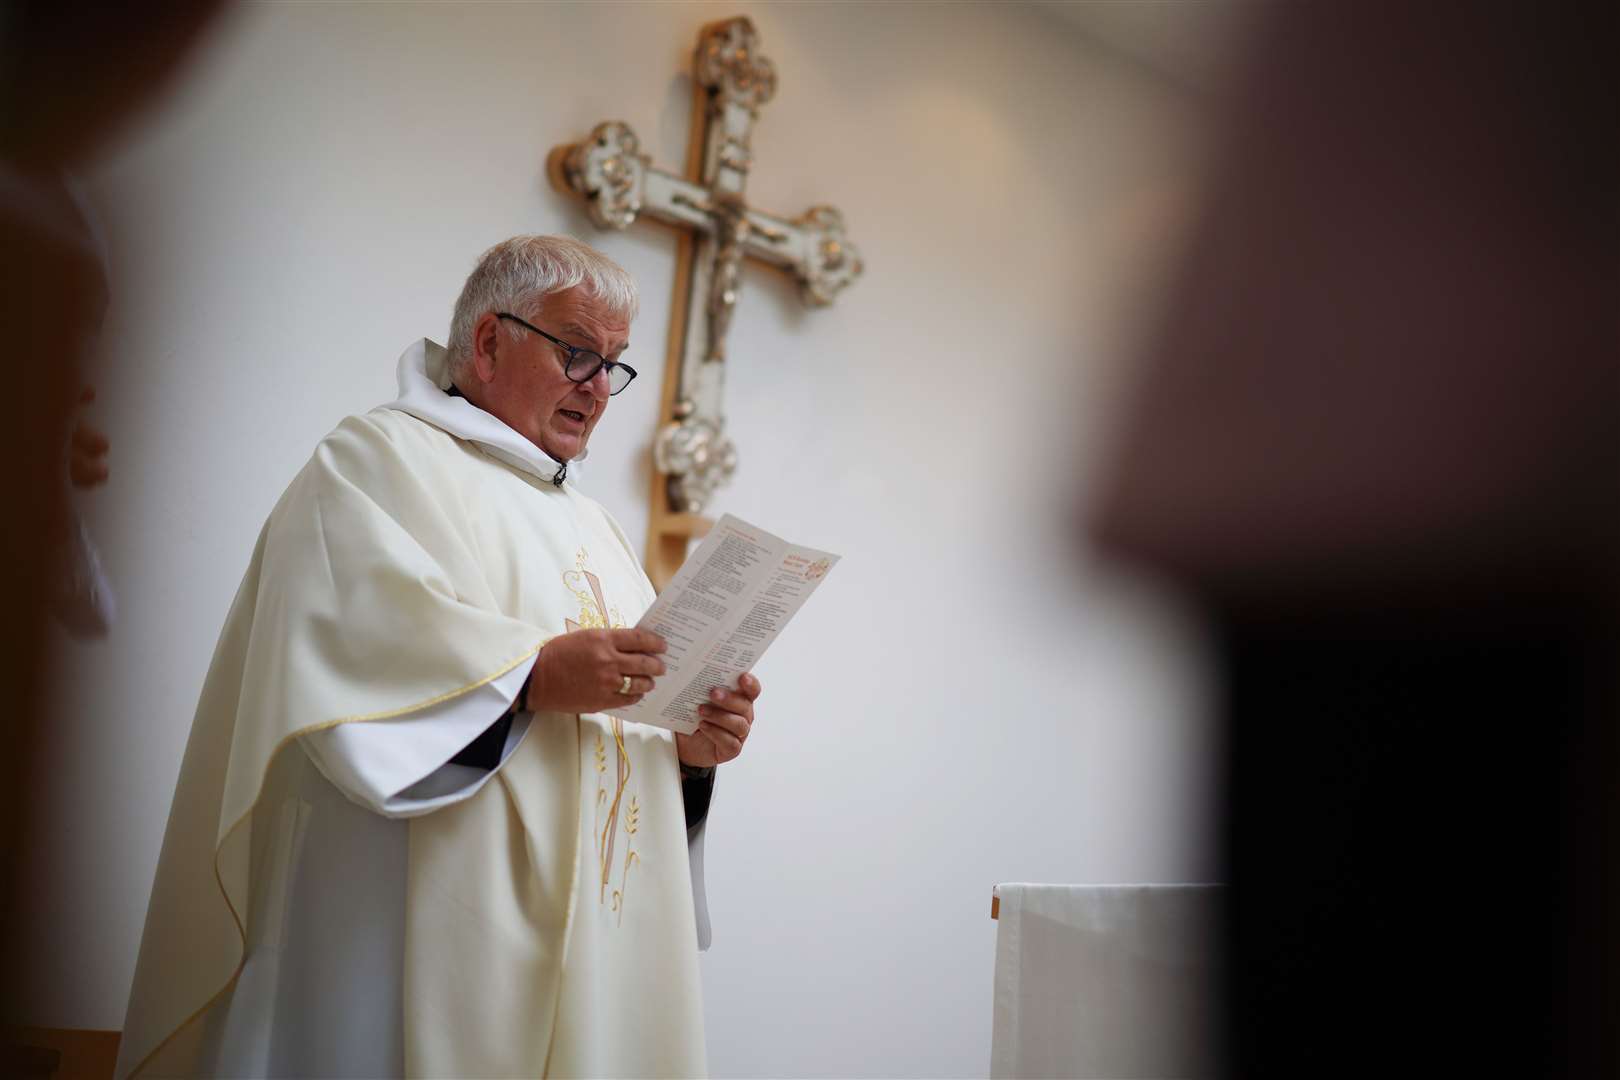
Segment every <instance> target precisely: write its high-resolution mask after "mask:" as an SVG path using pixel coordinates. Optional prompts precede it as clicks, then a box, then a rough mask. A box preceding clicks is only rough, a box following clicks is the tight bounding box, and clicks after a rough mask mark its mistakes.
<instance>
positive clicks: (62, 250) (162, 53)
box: [0, 0, 219, 1020]
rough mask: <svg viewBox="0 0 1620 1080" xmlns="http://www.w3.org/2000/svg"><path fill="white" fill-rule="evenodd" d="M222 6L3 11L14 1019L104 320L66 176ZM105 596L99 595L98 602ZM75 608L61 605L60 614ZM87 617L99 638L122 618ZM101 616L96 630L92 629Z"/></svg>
mask: <svg viewBox="0 0 1620 1080" xmlns="http://www.w3.org/2000/svg"><path fill="white" fill-rule="evenodd" d="M218 6H219V5H218V0H156V2H154V3H148V4H140V5H117V4H113V5H108V4H91V3H86V2H82V0H6V2H5V3H4V4H3V6H0V326H3V327H4V328H5V332H6V342H7V346H8V347H9V348H10V349H11V350H12V352H13V354H14V355H16V356H18V357H25V358H26V362H22V363H19V364H18V377H19V379H20V380H21V386H20V394H19V395H18V396H19V399H20V413H21V421H22V423H21V427H20V429H19V434H20V436H21V441H22V445H21V456H20V458H19V459H18V461H17V462H16V465H15V467H13V468H10V469H7V470H6V472H5V477H6V480H5V484H6V490H5V494H6V496H7V504H8V505H9V506H10V507H12V514H11V524H10V526H9V528H8V529H7V530H6V541H7V546H6V559H5V560H4V561H5V567H6V574H7V575H8V577H9V581H8V586H9V587H8V590H7V596H8V597H9V598H10V599H9V602H8V603H7V604H6V605H5V614H4V619H3V625H4V635H5V641H4V648H3V649H0V653H3V655H4V657H5V659H4V667H3V669H0V671H3V675H4V679H5V683H6V685H7V686H8V687H10V688H11V694H12V698H11V707H10V708H8V709H7V712H6V719H5V720H4V721H3V722H0V762H3V765H0V852H3V854H0V931H3V932H4V937H3V938H0V975H3V977H4V980H5V983H4V989H5V997H4V1001H3V1004H0V1017H3V1018H4V1019H6V1020H9V1019H11V1018H12V1017H13V1016H14V1015H15V1011H16V1001H17V999H16V997H15V995H16V994H17V992H18V989H19V982H20V981H21V980H19V978H18V973H16V972H15V971H13V969H12V963H11V961H12V954H13V948H12V946H13V942H14V936H15V935H16V934H19V933H26V932H27V928H26V927H22V926H20V925H19V924H18V921H17V920H16V919H15V918H13V917H12V910H13V907H14V886H15V876H14V875H15V874H16V871H17V867H18V865H19V863H20V862H21V860H22V858H23V853H24V852H25V851H26V850H27V847H28V841H29V840H30V839H31V836H30V835H29V832H28V827H29V824H30V823H29V822H28V821H27V820H26V817H25V810H26V808H27V807H28V806H30V805H31V804H32V802H33V801H34V800H33V799H32V798H31V794H32V793H33V792H34V791H35V790H36V789H35V788H34V786H33V785H34V784H35V783H37V782H39V781H35V780H34V771H33V769H32V762H33V753H34V746H35V743H36V741H37V732H38V725H39V724H40V722H41V715H42V713H43V711H44V710H43V709H42V703H41V701H40V689H41V686H42V682H43V679H42V676H43V673H44V670H45V660H46V655H45V642H46V641H47V640H48V636H47V634H46V632H45V631H46V627H45V621H46V618H47V613H48V611H49V610H50V609H51V605H52V603H53V601H54V600H56V599H57V597H56V596H55V595H54V594H56V592H57V591H58V590H59V588H60V586H61V582H62V573H61V570H60V568H61V567H62V566H63V565H64V563H65V564H67V565H72V564H73V563H74V562H75V560H76V558H77V555H78V551H76V550H75V547H74V545H75V544H76V540H75V537H74V534H73V527H72V514H71V512H70V511H69V509H68V505H67V488H66V486H65V485H64V484H63V483H62V470H63V464H64V462H63V450H64V447H65V446H67V445H68V440H69V429H70V427H71V425H72V422H73V419H72V414H73V409H74V406H75V404H76V402H77V398H78V393H79V388H80V386H81V384H82V382H83V380H84V369H85V366H86V361H87V359H88V349H89V343H90V341H91V340H92V335H93V334H94V332H95V330H96V329H97V327H98V326H99V323H100V317H101V313H102V312H103V311H104V310H105V308H106V296H107V290H106V279H105V274H104V270H103V267H102V264H101V260H100V258H99V257H98V253H97V251H96V249H95V244H94V242H93V240H92V236H91V230H90V228H89V226H88V223H87V222H86V221H85V219H84V216H83V214H82V213H81V211H80V207H79V206H78V205H77V204H76V203H75V201H74V200H73V198H72V197H71V196H70V195H69V193H68V188H67V185H66V183H65V182H64V172H65V170H68V169H75V168H83V167H85V166H87V165H88V164H90V163H91V162H93V160H94V158H95V156H96V154H97V152H98V151H100V150H101V149H102V148H103V147H104V146H106V145H107V143H108V142H109V141H110V139H111V138H112V137H113V136H115V135H116V134H118V133H119V132H120V131H121V130H122V128H123V127H124V126H125V125H126V123H127V122H128V121H129V120H130V119H131V118H132V117H133V116H135V115H136V114H137V113H138V112H139V111H140V110H141V109H142V108H143V107H144V106H146V105H148V104H149V103H150V102H151V101H152V100H153V99H154V98H155V97H156V95H157V94H158V93H159V92H160V91H161V90H162V89H163V88H164V87H165V86H167V85H168V82H169V79H170V77H171V75H172V74H173V72H174V71H175V70H176V69H177V68H178V67H179V66H180V63H181V61H182V60H183V59H184V58H185V56H186V55H187V54H188V53H189V52H190V51H191V49H192V48H193V46H194V45H195V43H196V42H197V40H198V38H199V37H200V35H201V33H202V31H203V29H204V27H205V25H206V24H207V23H208V22H209V20H210V18H211V16H212V15H213V13H214V11H215V9H216V8H217V7H218ZM103 600H105V597H93V598H92V605H93V606H94V604H96V603H100V602H101V601H103ZM58 610H59V611H61V610H62V609H61V608H58ZM76 614H78V613H75V615H74V616H69V617H70V618H73V621H74V622H75V623H76V624H77V625H79V626H80V627H82V628H85V629H88V630H90V631H93V630H94V624H95V621H96V620H98V619H100V618H102V617H103V616H108V617H110V609H106V610H99V609H97V610H92V611H91V612H89V614H88V616H87V619H78V618H76ZM87 620H88V621H87Z"/></svg>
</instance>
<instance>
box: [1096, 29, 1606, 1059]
mask: <svg viewBox="0 0 1620 1080" xmlns="http://www.w3.org/2000/svg"><path fill="white" fill-rule="evenodd" d="M1261 26H1262V32H1261V33H1260V34H1259V36H1258V38H1257V45H1256V48H1255V53H1254V57H1253V66H1252V68H1251V69H1250V70H1249V72H1248V77H1247V78H1246V79H1245V80H1244V81H1243V83H1242V84H1241V86H1240V92H1239V94H1238V95H1237V98H1236V100H1235V104H1236V106H1237V111H1236V116H1235V123H1234V125H1233V128H1232V130H1231V131H1230V132H1229V133H1228V134H1229V138H1228V139H1227V141H1226V142H1225V143H1224V144H1223V145H1224V150H1223V153H1222V154H1221V156H1220V158H1219V160H1218V161H1217V163H1216V164H1217V169H1216V173H1215V176H1214V183H1213V186H1212V189H1211V190H1210V192H1209V196H1208V204H1207V207H1206V212H1205V214H1204V215H1203V219H1202V226H1201V228H1200V229H1199V230H1198V231H1197V233H1196V234H1195V236H1194V238H1193V245H1192V250H1191V252H1190V258H1189V259H1188V261H1187V263H1186V265H1185V274H1184V276H1183V279H1182V280H1181V282H1180V285H1179V287H1178V289H1177V291H1176V293H1175V295H1174V302H1173V304H1172V306H1171V309H1170V311H1169V319H1168V321H1167V323H1166V324H1165V329H1164V332H1163V334H1162V336H1161V337H1160V338H1159V340H1158V341H1157V342H1156V343H1155V348H1154V350H1153V355H1152V356H1151V357H1150V359H1151V360H1152V361H1153V363H1152V365H1151V367H1150V369H1149V370H1148V371H1147V373H1146V379H1145V382H1144V384H1143V386H1142V387H1141V393H1140V397H1139V399H1138V400H1137V401H1136V403H1135V406H1134V411H1133V412H1132V414H1131V416H1130V419H1129V421H1128V423H1127V424H1126V425H1125V430H1124V437H1123V439H1122V441H1121V444H1120V446H1119V449H1118V455H1117V459H1116V460H1115V462H1114V463H1113V467H1112V469H1111V471H1110V473H1109V475H1108V480H1107V484H1106V485H1105V490H1104V495H1103V497H1102V499H1101V501H1100V504H1099V505H1098V506H1097V507H1096V508H1095V511H1094V527H1095V532H1096V536H1097V539H1098V540H1099V542H1100V543H1101V544H1102V545H1103V546H1104V547H1105V548H1107V549H1109V550H1111V551H1112V552H1114V553H1116V554H1119V555H1123V556H1125V557H1128V558H1130V559H1133V560H1136V561H1138V562H1141V563H1144V564H1147V565H1148V566H1150V567H1152V568H1154V569H1156V570H1157V571H1159V572H1161V573H1163V574H1166V575H1168V576H1169V577H1171V578H1172V579H1174V580H1175V581H1177V582H1179V583H1180V584H1181V585H1182V586H1184V587H1185V588H1186V589H1187V590H1189V591H1190V593H1191V594H1192V595H1193V597H1194V598H1195V599H1196V600H1197V601H1198V602H1199V603H1200V604H1201V605H1202V607H1203V608H1204V610H1205V611H1206V612H1207V614H1208V615H1209V617H1210V619H1211V622H1212V627H1213V629H1214V631H1215V635H1216V641H1217V643H1218V647H1219V657H1218V658H1219V661H1220V663H1221V666H1222V669H1223V676H1224V686H1223V695H1224V700H1223V710H1224V713H1225V720H1226V730H1225V753H1226V757H1225V762H1224V784H1225V815H1226V816H1225V822H1224V825H1225V856H1226V867H1227V875H1228V881H1229V883H1230V886H1231V889H1230V910H1229V912H1228V915H1227V919H1226V930H1227V933H1226V936H1225V945H1226V947H1227V949H1228V956H1227V960H1228V964H1229V979H1228V984H1227V988H1228V993H1227V995H1226V1001H1225V1005H1226V1008H1227V1009H1228V1024H1227V1031H1228V1035H1229V1046H1228V1051H1229V1056H1228V1062H1227V1064H1228V1070H1227V1071H1228V1074H1229V1075H1231V1076H1233V1077H1269V1076H1306V1075H1308V1076H1324V1075H1354V1076H1377V1075H1413V1076H1417V1075H1452V1076H1487V1075H1491V1076H1526V1077H1527V1076H1538V1077H1541V1076H1583V1077H1585V1076H1615V1075H1620V1054H1617V1039H1620V1035H1617V1033H1620V1027H1617V1026H1616V1025H1615V1024H1614V1022H1613V1011H1614V1008H1615V1002H1616V1001H1617V1000H1620V997H1617V993H1616V991H1617V989H1620V979H1617V961H1620V954H1617V951H1616V948H1617V937H1616V930H1617V921H1620V889H1617V888H1616V862H1617V858H1620V829H1617V828H1616V817H1617V810H1620V794H1617V793H1620V786H1617V780H1620V737H1617V734H1616V731H1617V724H1620V716H1617V713H1616V705H1617V699H1620V695H1617V693H1616V689H1617V684H1616V669H1617V663H1616V658H1617V655H1620V653H1617V651H1616V646H1617V639H1616V633H1615V630H1616V615H1617V611H1620V606H1617V596H1620V593H1617V575H1616V565H1617V564H1616V559H1617V557H1620V530H1617V528H1616V509H1617V502H1616V495H1617V491H1616V485H1617V482H1620V454H1617V443H1616V433H1617V431H1620V424H1617V418H1616V406H1617V403H1620V368H1617V361H1620V352H1617V348H1616V345H1617V342H1616V332H1617V329H1620V320H1617V318H1616V315H1615V311H1616V307H1615V304H1616V299H1617V296H1620V292H1617V286H1620V218H1617V196H1620V168H1617V161H1620V153H1617V146H1616V142H1615V140H1614V131H1613V116H1614V103H1615V102H1616V101H1620V85H1617V73H1620V55H1617V51H1616V40H1617V39H1616V11H1615V8H1614V6H1613V5H1603V6H1601V7H1599V6H1594V7H1593V8H1592V9H1590V10H1587V9H1582V10H1581V11H1579V12H1575V11H1570V12H1566V13H1564V15H1562V16H1560V17H1559V18H1556V19H1539V18H1529V17H1527V16H1526V13H1525V11H1524V9H1522V8H1516V7H1513V6H1511V5H1505V4H1502V5H1496V4H1487V5H1460V4H1459V5H1452V4H1412V5H1392V4H1364V3H1357V2H1351V0H1343V2H1320V3H1309V4H1287V3H1285V4H1280V5H1277V6H1275V7H1274V8H1273V9H1272V10H1271V11H1270V12H1269V15H1268V16H1267V18H1266V19H1265V20H1264V21H1263V22H1262V24H1261Z"/></svg>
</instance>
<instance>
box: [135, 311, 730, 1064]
mask: <svg viewBox="0 0 1620 1080" xmlns="http://www.w3.org/2000/svg"><path fill="white" fill-rule="evenodd" d="M444 361H445V357H444V351H443V350H442V349H441V348H439V347H438V346H436V345H434V344H433V343H431V342H427V341H423V342H419V343H417V344H416V345H414V346H413V347H412V348H411V349H409V350H407V351H406V353H405V354H404V356H402V357H401V358H400V365H399V379H400V390H401V395H400V398H399V399H398V400H397V401H395V402H393V403H392V404H391V405H389V406H385V407H383V408H379V409H376V410H373V411H372V412H370V413H368V414H366V415H364V416H359V417H350V418H349V419H347V420H345V421H344V422H343V423H342V424H340V425H339V426H338V428H337V429H336V430H335V431H334V432H332V434H330V435H329V436H327V438H326V439H325V440H323V441H322V442H321V444H320V445H319V446H318V447H317V449H316V451H315V454H314V456H313V458H312V459H311V460H310V462H309V463H308V465H306V466H305V468H304V469H303V470H302V471H301V472H300V473H299V474H298V476H297V477H296V478H295V479H294V481H293V482H292V485H291V486H290V487H289V488H288V489H287V491H286V493H285V494H284V495H283V496H282V498H281V500H280V502H279V503H278V504H277V505H276V508H275V509H274V511H273V512H272V513H271V515H270V519H269V521H268V522H267V523H266V524H265V527H264V530H263V531H262V533H261V534H260V537H259V541H258V546H257V548H256V550H255V551H254V554H253V558H252V561H251V563H250V565H249V568H248V572H247V575H246V577H245V579H244V581H243V583H242V585H241V588H240V589H239V591H238V593H237V596H236V599H235V602H234V604H233V605H232V608H231V612H230V615H229V617H228V619H227V621H226V624H225V628H224V631H223V633H222V634H221V637H220V641H219V645H218V647H217V649H216V652H215V655H214V660H213V664H212V667H211V668H210V670H209V674H208V678H207V681H206V683H205V685H204V688H203V693H202V698H201V701H200V703H199V706H198V710H197V716H196V720H195V722H194V724H193V727H192V733H191V738H190V741H189V743H188V745H187V749H186V756H185V761H184V764H183V766H182V769H181V774H180V781H179V785H178V788H177V790H176V794H175V800H174V805H173V809H172V811H171V814H170V818H169V825H168V830H167V833H166V835H165V838H164V844H163V853H162V856H161V858H160V860H159V865H158V872H157V878H156V882H155V884H154V887H153V893H152V902H151V907H150V909H149V911H148V915H147V923H146V930H145V935H144V938H143V941H142V946H141V954H140V960H139V963H138V966H137V970H136V976H135V985H134V989H133V992H132V994H131V999H130V1006H129V1014H128V1018H127V1021H126V1025H125V1032H124V1038H123V1044H122V1047H121V1052H120V1061H119V1068H118V1073H119V1075H120V1076H130V1075H152V1076H163V1075H267V1074H274V1075H309V1074H319V1075H336V1074H350V1075H353V1074H365V1075H401V1074H404V1075H411V1076H541V1075H551V1076H583V1075H615V1076H663V1075H680V1076H694V1075H701V1074H702V1073H704V1072H705V1071H706V1063H705V1058H704V1041H703V1026H702V1004H701V997H700V990H699V982H698V966H697V951H698V948H699V947H700V943H701V944H706V940H707V934H708V927H707V915H706V912H705V910H704V904H703V898H702V877H701V840H702V832H701V825H699V826H697V827H696V828H695V829H694V830H692V834H691V835H690V836H689V834H688V830H687V827H686V819H685V810H684V806H683V799H682V790H681V781H680V774H679V768H678V764H677V760H676V756H675V746H674V740H673V737H672V735H671V734H670V733H669V732H667V731H664V730H662V729H658V728H652V727H646V726H643V725H639V724H635V723H631V722H624V721H619V720H616V719H614V718H611V717H608V716H606V715H600V714H588V715H582V716H575V715H564V714H548V713H536V714H532V715H531V714H527V713H521V712H519V713H516V714H515V715H514V716H513V717H512V720H511V721H510V725H509V728H508V729H507V730H506V733H505V735H504V738H499V737H497V739H496V745H495V746H493V747H492V748H490V752H491V753H492V754H493V758H492V760H491V761H490V762H489V763H488V764H489V765H492V766H493V767H479V766H474V765H469V764H460V763H457V762H456V761H454V760H452V759H455V758H457V755H458V754H459V753H460V752H461V751H462V750H463V749H464V748H466V747H467V746H468V745H469V744H470V743H473V742H474V741H475V740H478V739H479V737H480V735H482V734H483V733H485V732H486V731H487V730H488V729H490V728H491V726H492V723H493V722H494V721H496V720H497V719H499V718H500V717H501V716H502V715H503V714H508V713H510V712H511V706H512V702H513V701H514V699H515V698H516V697H517V695H518V693H519V691H520V688H521V686H522V685H523V682H524V679H525V677H526V675H527V673H528V670H529V668H530V666H531V665H532V664H533V661H534V658H535V656H536V655H537V654H538V652H539V650H540V649H541V648H542V647H543V646H544V644H545V642H546V641H547V640H549V639H550V638H551V637H554V636H556V635H558V634H562V633H566V632H569V631H572V630H576V629H589V628H602V627H627V626H633V625H635V622H636V620H637V619H638V618H639V617H640V616H641V614H642V612H643V611H644V610H645V609H646V607H647V606H648V605H649V604H650V603H651V602H652V599H653V590H652V586H651V585H650V583H649V582H648V581H647V578H646V576H645V575H644V574H643V573H642V571H641V567H640V565H639V563H638V562H637V560H636V557H635V554H634V552H633V550H632V548H631V546H630V543H629V542H628V540H627V539H626V537H625V536H624V534H623V532H622V531H621V530H620V529H619V527H618V526H617V524H616V523H615V522H614V521H613V520H612V518H611V517H610V516H609V515H608V514H607V513H606V511H605V510H603V509H602V507H600V506H599V505H598V504H597V503H595V502H594V501H592V500H591V499H589V498H587V497H586V496H584V495H583V494H581V493H580V491H579V490H578V489H577V487H576V486H575V483H576V481H577V476H578V466H577V465H576V464H575V463H569V465H568V468H567V469H566V470H563V469H561V468H560V467H559V465H558V464H557V463H556V462H554V461H551V459H549V458H548V457H546V456H545V455H544V454H543V453H542V452H541V451H540V450H539V449H538V448H536V447H534V446H533V445H532V444H530V443H529V442H527V440H525V439H523V438H522V437H521V436H520V435H518V434H517V433H515V432H513V431H512V430H511V429H509V428H507V427H506V426H505V425H504V424H502V423H501V422H500V421H498V420H496V419H495V418H494V417H492V416H490V415H489V414H487V413H484V412H483V411H481V410H479V409H477V408H475V407H474V406H473V405H471V404H470V403H468V402H467V401H465V400H463V399H460V398H455V397H451V396H449V395H447V394H446V393H445V392H444V390H443V388H444V387H445V386H447V385H448V378H447V376H446V374H445V363H444ZM486 741H487V740H486ZM694 930H695V932H694Z"/></svg>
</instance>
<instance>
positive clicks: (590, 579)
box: [563, 548, 641, 920]
mask: <svg viewBox="0 0 1620 1080" xmlns="http://www.w3.org/2000/svg"><path fill="white" fill-rule="evenodd" d="M585 560H586V553H585V551H584V549H583V548H582V549H581V550H580V551H579V554H578V562H579V567H580V568H579V569H578V570H571V571H568V572H567V573H565V574H563V585H564V586H565V587H566V588H568V590H569V591H570V592H572V593H573V594H574V595H575V596H577V597H578V598H579V602H580V605H579V620H578V621H577V622H576V621H575V620H573V619H566V620H564V625H565V626H566V627H567V628H568V629H569V630H570V631H574V630H581V629H584V628H585V627H593V628H595V627H600V628H602V629H606V628H608V627H609V626H611V625H612V623H611V622H610V621H609V615H610V613H609V610H608V606H607V600H606V598H605V597H604V596H603V595H602V581H601V579H600V578H598V577H597V576H596V575H595V574H593V573H591V572H590V571H589V570H586V569H585ZM580 577H583V578H584V579H585V582H586V584H587V585H588V586H589V589H590V591H589V592H588V593H587V592H586V591H585V590H583V589H580V588H579V587H578V586H576V585H575V584H574V581H577V580H578V578H580ZM570 579H574V580H570ZM612 614H613V615H617V614H618V613H617V612H616V611H615V612H612ZM611 720H612V729H613V747H614V750H615V751H617V753H616V754H615V761H614V764H615V766H616V768H615V769H614V781H615V783H614V788H613V801H612V802H611V803H610V804H609V805H608V808H607V821H606V823H604V822H603V821H602V804H603V803H604V802H607V799H608V792H607V787H606V782H605V781H606V773H607V746H606V744H605V743H604V742H603V739H602V733H601V732H600V731H598V732H597V734H596V750H595V755H596V761H595V767H596V775H597V781H596V782H597V788H596V808H595V810H596V814H595V818H594V827H593V829H592V832H593V833H594V836H595V839H596V857H597V860H598V864H599V868H600V870H601V875H602V877H601V886H600V888H599V889H598V892H597V902H598V903H607V901H608V882H609V880H610V879H611V878H612V876H613V848H614V846H615V844H616V842H617V840H618V836H619V812H620V809H621V807H622V806H623V804H624V794H625V790H626V789H627V788H628V787H629V786H630V752H629V751H628V750H627V749H625V745H624V721H623V720H620V719H619V718H618V717H612V718H611ZM626 815H627V818H628V820H629V821H631V822H634V824H635V826H636V828H639V827H640V815H641V806H640V803H638V802H637V800H636V797H635V796H634V795H632V796H630V806H629V808H628V810H627V811H626ZM627 831H628V832H629V834H631V835H634V833H635V831H636V830H635V828H628V829H627ZM627 847H628V845H627ZM640 861H641V857H640V856H639V855H637V854H636V853H635V852H634V851H633V850H631V851H627V852H626V854H625V869H624V872H623V874H621V875H620V879H619V884H620V888H618V889H615V890H613V908H612V910H613V911H614V912H615V913H616V914H618V916H619V918H620V919H621V920H622V919H623V918H624V912H623V910H622V905H623V902H624V894H623V885H624V874H628V873H629V869H630V866H631V865H633V864H634V863H636V862H640Z"/></svg>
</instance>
